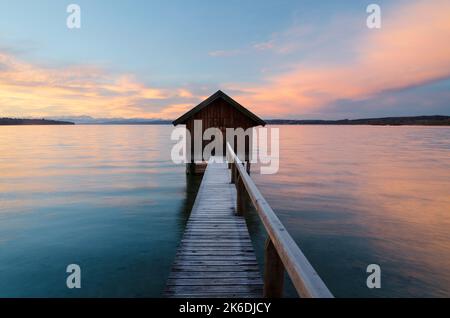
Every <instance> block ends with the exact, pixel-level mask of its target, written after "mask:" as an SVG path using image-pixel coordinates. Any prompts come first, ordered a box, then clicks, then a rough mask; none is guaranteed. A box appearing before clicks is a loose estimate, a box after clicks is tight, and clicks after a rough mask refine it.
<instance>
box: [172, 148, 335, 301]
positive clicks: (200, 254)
mask: <svg viewBox="0 0 450 318" xmlns="http://www.w3.org/2000/svg"><path fill="white" fill-rule="evenodd" d="M214 161H216V160H215V158H214V157H213V158H211V159H210V161H209V164H208V166H207V168H206V172H205V175H204V177H203V180H202V184H201V185H200V189H199V191H198V194H197V198H196V200H195V203H194V206H193V208H192V212H191V216H190V218H189V220H188V223H187V226H186V230H185V233H184V236H183V238H182V240H181V244H180V246H179V248H178V252H177V255H176V258H175V262H174V264H173V267H172V271H171V273H170V276H169V279H168V281H167V286H166V290H165V296H167V297H182V298H194V297H207V298H210V297H220V298H230V297H243V298H244V297H250V298H258V297H268V298H278V297H282V296H283V287H284V276H285V272H287V274H288V276H289V278H290V279H291V281H292V283H293V285H294V287H295V288H296V290H297V293H298V295H299V296H300V297H304V298H306V297H308V298H331V297H333V295H332V294H331V292H330V291H329V290H328V288H327V287H326V285H325V284H324V282H323V281H322V279H321V278H320V277H319V275H318V274H317V272H316V271H315V270H314V268H313V267H312V266H311V264H310V263H309V261H308V260H307V259H306V257H305V255H304V254H303V253H302V251H301V250H300V248H299V247H298V246H297V244H296V243H295V242H294V240H293V239H292V237H291V236H290V235H289V233H288V232H287V230H286V228H285V227H284V226H283V224H282V223H281V221H280V220H279V219H278V217H277V216H276V214H275V213H274V211H273V210H272V208H271V207H270V205H269V204H268V203H267V201H266V200H265V199H264V197H263V196H262V194H261V193H260V192H259V190H258V188H257V187H256V185H255V184H254V182H253V180H252V178H251V177H250V175H249V174H248V173H247V171H246V169H245V167H244V164H243V163H242V162H241V161H240V160H239V158H238V157H237V156H236V154H235V153H234V151H233V148H232V147H231V146H230V144H228V143H227V158H226V160H223V163H217V162H214ZM229 169H231V172H229ZM246 197H249V198H250V200H251V202H252V204H253V206H254V207H255V209H256V211H257V212H258V215H259V217H260V219H261V221H262V223H263V225H264V227H265V229H266V231H267V234H268V238H267V242H266V250H265V263H264V280H262V279H261V276H260V272H259V266H258V263H257V261H256V257H255V254H254V250H253V246H252V242H251V240H250V236H249V233H248V229H247V226H246V223H245V220H244V218H243V215H244V213H246V206H247V204H246V202H245V200H246V199H245V198H246Z"/></svg>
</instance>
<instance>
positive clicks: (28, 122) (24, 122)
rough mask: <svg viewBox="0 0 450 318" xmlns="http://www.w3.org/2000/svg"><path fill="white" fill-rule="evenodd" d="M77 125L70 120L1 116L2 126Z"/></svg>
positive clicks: (0, 123) (0, 122)
mask: <svg viewBox="0 0 450 318" xmlns="http://www.w3.org/2000/svg"><path fill="white" fill-rule="evenodd" d="M37 125H40V126H42V125H52V126H54V125H75V123H73V122H70V121H60V120H47V119H21V118H0V126H37Z"/></svg>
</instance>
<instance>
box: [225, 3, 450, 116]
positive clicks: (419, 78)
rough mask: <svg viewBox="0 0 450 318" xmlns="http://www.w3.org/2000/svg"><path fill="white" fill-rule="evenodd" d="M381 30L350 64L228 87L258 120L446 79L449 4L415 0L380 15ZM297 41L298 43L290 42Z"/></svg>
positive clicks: (306, 68) (297, 69)
mask: <svg viewBox="0 0 450 318" xmlns="http://www.w3.org/2000/svg"><path fill="white" fill-rule="evenodd" d="M383 12H384V13H385V15H384V16H383V17H384V19H383V27H382V29H381V30H369V29H367V30H366V31H365V33H364V36H365V37H363V38H361V39H358V40H359V42H358V43H357V45H356V46H355V47H356V49H355V52H354V53H355V55H356V58H355V59H354V60H353V61H352V62H351V63H348V62H347V63H344V64H331V65H320V66H318V65H311V64H306V63H300V64H298V65H296V66H294V67H293V68H292V69H291V70H290V71H289V72H286V73H283V74H280V75H275V76H272V77H270V78H267V79H266V83H265V84H262V85H258V86H251V85H250V86H249V85H247V86H246V85H242V84H239V85H235V84H231V85H229V88H230V89H236V90H239V91H243V94H242V96H240V100H241V101H242V102H243V103H244V104H246V105H253V106H254V108H256V109H258V113H260V114H262V115H263V116H273V114H277V115H278V114H281V115H288V114H302V113H307V112H315V111H317V110H320V109H322V108H324V107H326V106H327V105H329V104H331V103H333V102H336V101H338V100H342V99H350V100H362V99H366V98H370V97H374V96H377V94H380V93H382V92H385V91H389V90H398V89H402V88H408V87H413V86H417V85H421V84H424V83H428V82H431V81H434V80H438V79H443V78H446V77H449V76H450V41H449V39H450V19H449V17H448V12H450V2H449V1H447V0H437V1H433V2H431V1H416V2H414V3H410V4H408V5H403V6H401V7H397V8H396V9H395V11H394V12H393V13H392V14H390V13H388V12H387V9H386V10H384V11H383ZM292 40H293V41H294V40H296V41H299V40H300V39H292Z"/></svg>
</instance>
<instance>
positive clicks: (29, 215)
mask: <svg viewBox="0 0 450 318" xmlns="http://www.w3.org/2000/svg"><path fill="white" fill-rule="evenodd" d="M279 128H280V137H281V152H280V171H279V172H278V173H277V174H275V175H259V174H258V169H257V168H258V167H257V166H255V167H253V172H252V176H253V178H254V180H255V182H256V183H257V185H258V186H259V187H260V190H261V192H262V193H263V194H264V195H265V196H266V198H267V200H268V202H269V203H270V204H271V206H272V208H273V209H274V210H275V211H276V212H277V214H278V216H279V217H280V219H281V220H282V222H283V223H284V224H285V226H286V228H287V229H288V231H289V232H290V233H291V235H292V236H293V238H294V239H295V240H296V242H297V243H298V245H299V246H300V248H301V249H302V250H303V251H304V253H305V255H306V256H307V257H308V259H309V260H310V262H311V263H312V265H313V266H314V267H315V268H316V270H317V271H318V273H319V274H320V276H321V277H322V278H323V280H324V281H325V283H326V284H327V285H328V287H329V288H330V290H331V291H332V292H333V294H334V295H335V296H337V297H444V296H447V297H448V296H450V273H449V272H448V268H450V128H444V127H406V126H402V127H372V126H280V127H279ZM171 131H172V127H170V126H89V125H85V126H82V125H80V126H16V127H6V126H3V127H0V297H158V296H160V295H161V293H162V290H163V288H164V285H165V280H166V278H167V276H168V274H169V271H170V266H171V263H172V261H173V259H174V256H175V253H176V248H177V245H178V242H179V240H180V238H181V235H182V234H183V230H184V225H185V223H186V220H187V218H188V217H189V212H190V208H191V206H192V204H193V200H194V199H195V194H196V191H197V189H198V186H199V183H200V181H201V178H199V177H188V176H186V174H185V167H184V166H183V165H175V164H173V163H172V162H171V160H170V151H171V145H172V144H173V142H171V141H170V133H171ZM246 217H247V222H248V225H249V228H250V232H251V236H252V240H253V242H254V244H255V246H256V250H257V254H258V259H259V260H260V261H261V262H260V263H261V267H262V257H263V245H264V240H265V237H266V234H265V232H264V229H263V227H262V225H261V224H260V222H259V220H258V217H257V215H256V214H255V212H254V211H252V212H250V213H249V214H248V215H247V216H246ZM73 263H75V264H79V265H80V267H81V270H82V288H81V289H77V290H69V289H68V288H67V287H66V277H67V275H68V274H67V273H66V267H67V265H69V264H73ZM369 264H378V265H380V267H381V272H382V286H381V289H376V290H375V289H368V288H367V286H366V278H367V276H368V274H367V273H366V267H367V265H369ZM286 292H287V295H288V296H294V295H295V293H294V291H293V289H292V286H290V285H289V284H287V286H286Z"/></svg>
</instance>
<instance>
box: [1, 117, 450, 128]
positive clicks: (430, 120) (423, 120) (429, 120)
mask: <svg viewBox="0 0 450 318" xmlns="http://www.w3.org/2000/svg"><path fill="white" fill-rule="evenodd" d="M68 119H69V118H68ZM69 120H70V119H69ZM72 120H73V121H67V120H54V119H51V120H50V119H20V118H0V126H20V125H172V121H171V120H160V119H158V120H145V119H115V120H108V119H105V120H103V121H102V120H98V119H95V118H92V119H91V120H92V121H83V122H76V120H75V119H72ZM266 122H267V124H268V125H299V126H302V125H331V126H358V125H369V126H450V116H440V115H435V116H412V117H382V118H364V119H341V120H319V119H318V120H314V119H313V120H311V119H303V120H302V119H268V120H266Z"/></svg>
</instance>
